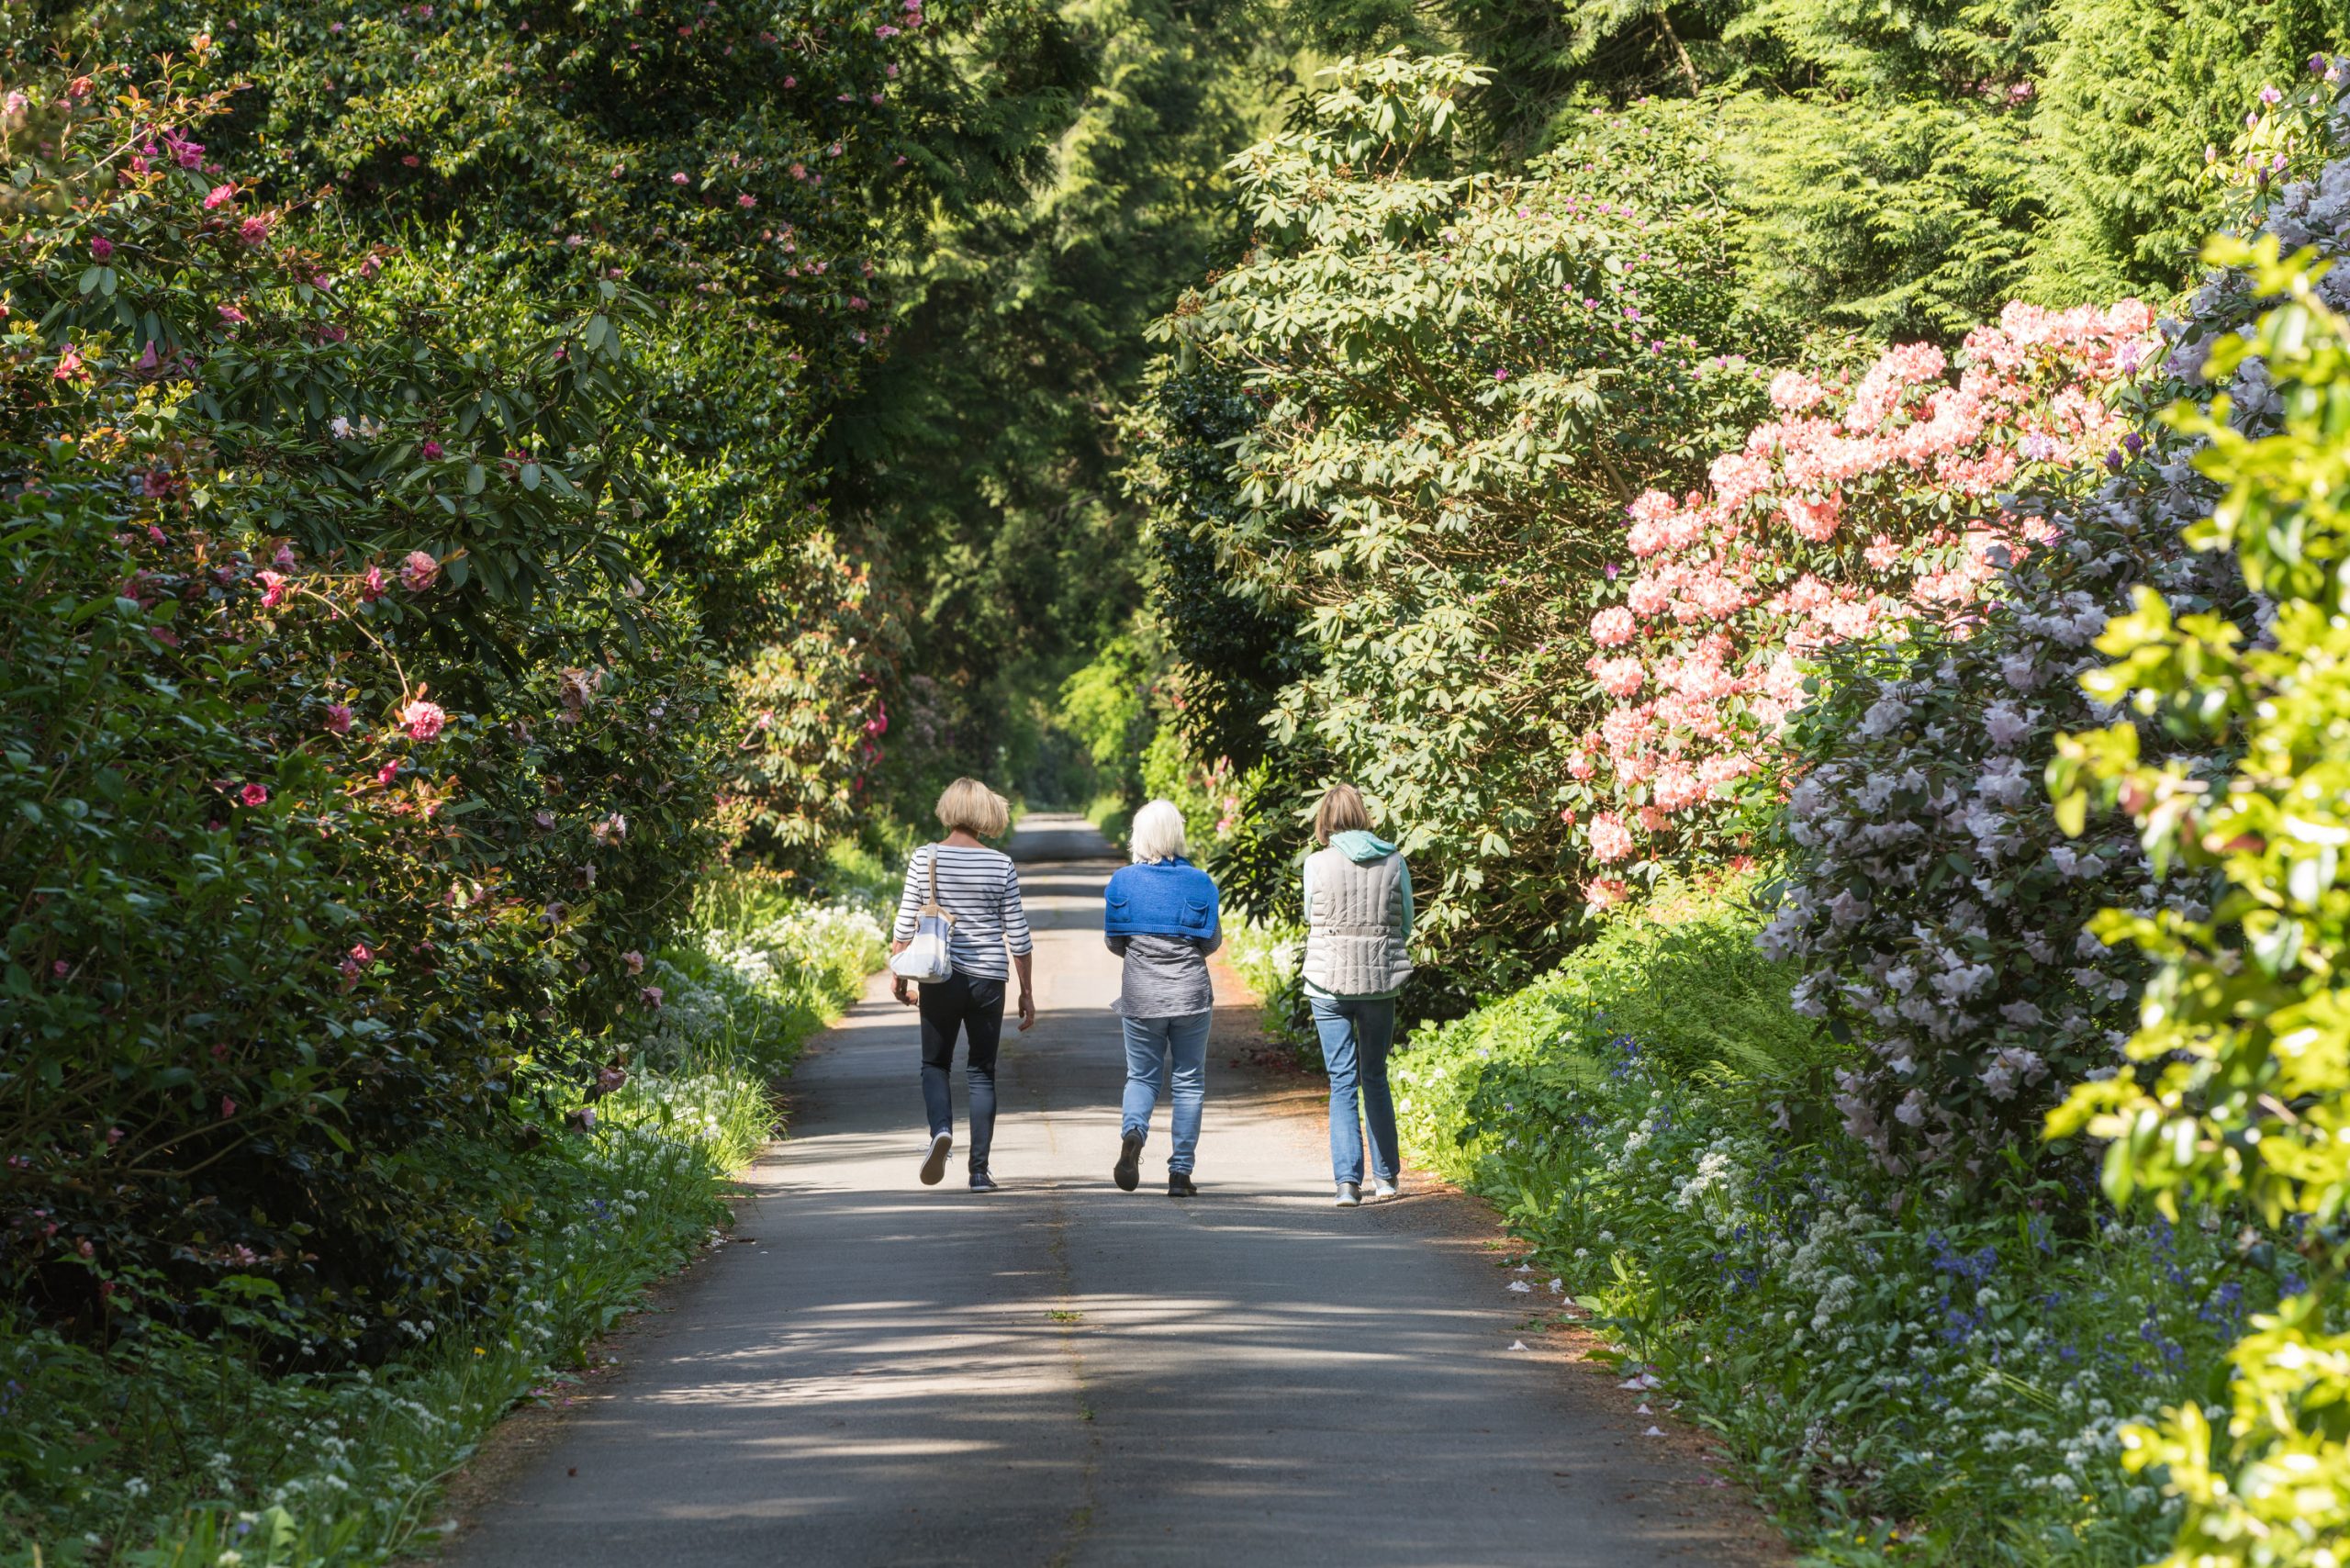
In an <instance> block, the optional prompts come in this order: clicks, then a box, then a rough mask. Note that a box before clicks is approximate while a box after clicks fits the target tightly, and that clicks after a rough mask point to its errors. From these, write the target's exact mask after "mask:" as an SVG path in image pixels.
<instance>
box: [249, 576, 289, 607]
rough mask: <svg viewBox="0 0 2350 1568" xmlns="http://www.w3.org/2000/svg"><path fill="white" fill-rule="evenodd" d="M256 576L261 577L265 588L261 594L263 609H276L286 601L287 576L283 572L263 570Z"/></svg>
mask: <svg viewBox="0 0 2350 1568" xmlns="http://www.w3.org/2000/svg"><path fill="white" fill-rule="evenodd" d="M256 576H258V577H260V578H261V585H262V588H263V590H264V591H263V594H262V596H261V607H262V608H263V610H274V609H276V608H277V607H278V606H279V605H281V604H283V603H285V575H284V574H283V573H279V572H270V571H263V572H260V573H257V574H256Z"/></svg>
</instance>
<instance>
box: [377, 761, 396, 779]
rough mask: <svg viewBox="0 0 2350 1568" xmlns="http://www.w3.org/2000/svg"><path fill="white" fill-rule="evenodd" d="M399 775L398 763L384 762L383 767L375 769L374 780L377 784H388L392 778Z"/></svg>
mask: <svg viewBox="0 0 2350 1568" xmlns="http://www.w3.org/2000/svg"><path fill="white" fill-rule="evenodd" d="M399 776H400V765H399V764H398V762H397V761H393V762H387V763H386V764H384V766H383V767H379V768H377V769H375V782H376V783H378V784H389V783H390V782H391V781H392V780H393V779H395V778H398V777H399Z"/></svg>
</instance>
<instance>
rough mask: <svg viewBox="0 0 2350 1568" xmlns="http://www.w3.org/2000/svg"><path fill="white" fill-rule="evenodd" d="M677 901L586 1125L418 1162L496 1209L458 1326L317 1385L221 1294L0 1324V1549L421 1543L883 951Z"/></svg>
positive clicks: (168, 1558) (689, 1219)
mask: <svg viewBox="0 0 2350 1568" xmlns="http://www.w3.org/2000/svg"><path fill="white" fill-rule="evenodd" d="M836 869H837V870H838V871H839V873H840V877H839V882H840V883H841V884H844V885H849V886H856V885H858V884H859V883H860V881H861V880H862V879H860V878H859V877H858V876H857V875H856V872H857V870H858V869H859V868H856V867H848V866H845V867H841V868H836ZM696 913H697V919H696V921H695V922H694V927H695V929H694V934H693V935H692V936H691V937H690V938H688V939H687V940H684V941H681V942H679V943H678V944H677V945H676V946H673V947H671V948H669V949H667V950H666V951H665V952H663V953H662V954H661V955H660V956H659V957H658V958H655V960H653V961H652V962H651V963H650V964H649V965H648V966H647V979H648V980H649V981H650V982H651V983H654V984H656V985H658V986H660V987H661V988H662V990H663V992H664V1005H663V1006H662V1007H661V1008H660V1010H659V1011H658V1012H656V1013H655V1014H652V1023H651V1025H650V1026H649V1027H647V1028H646V1029H645V1030H644V1032H643V1034H642V1035H641V1036H640V1037H639V1038H637V1039H636V1040H635V1041H634V1042H633V1047H632V1052H631V1061H632V1068H633V1071H632V1076H631V1078H630V1080H629V1081H628V1082H627V1083H626V1084H625V1085H623V1086H622V1087H621V1088H620V1089H619V1090H618V1091H617V1092H613V1093H611V1094H609V1095H608V1096H606V1097H605V1098H604V1099H602V1100H601V1101H599V1102H598V1103H597V1104H596V1105H595V1107H594V1110H595V1113H596V1114H595V1115H594V1117H593V1118H592V1126H589V1127H588V1128H587V1129H586V1130H585V1131H584V1132H581V1133H579V1134H576V1135H575V1136H570V1137H554V1138H550V1139H548V1140H546V1141H545V1142H543V1144H541V1145H540V1146H539V1147H538V1148H532V1149H529V1150H526V1151H523V1152H520V1153H517V1152H514V1151H511V1150H503V1149H493V1148H448V1149H441V1150H436V1151H433V1153H432V1154H431V1157H430V1159H429V1161H428V1162H426V1163H424V1164H420V1168H419V1171H418V1180H420V1181H423V1182H438V1183H441V1184H442V1186H443V1187H444V1188H445V1191H446V1193H447V1194H448V1201H450V1202H451V1203H476V1204H480V1203H487V1202H491V1201H495V1202H496V1203H497V1204H498V1207H499V1209H500V1211H501V1212H502V1213H504V1214H507V1215H510V1216H511V1217H512V1220H513V1229H514V1232H515V1238H514V1242H513V1245H512V1249H511V1252H510V1265H509V1268H508V1269H507V1270H506V1271H505V1272H504V1275H503V1278H502V1279H501V1282H500V1285H499V1288H498V1291H497V1292H496V1293H495V1294H494V1296H493V1298H492V1299H491V1301H490V1302H489V1303H488V1304H487V1305H485V1306H484V1307H483V1309H482V1310H481V1311H480V1312H479V1313H477V1314H476V1316H473V1317H471V1318H470V1319H468V1320H466V1321H464V1322H449V1323H434V1322H431V1321H425V1322H420V1323H409V1324H404V1325H402V1327H403V1328H404V1329H405V1330H406V1331H407V1333H408V1335H409V1336H410V1338H412V1339H413V1341H414V1349H413V1350H411V1351H410V1352H409V1353H408V1354H407V1355H404V1356H400V1357H397V1358H395V1359H394V1360H393V1361H390V1362H388V1363H386V1364H385V1365H383V1366H380V1367H376V1368H373V1369H361V1370H354V1371H350V1372H335V1373H318V1374H311V1373H305V1372H283V1371H281V1370H278V1369H277V1367H275V1366H274V1365H273V1364H271V1352H272V1351H273V1349H274V1348H273V1347H272V1346H271V1345H269V1344H268V1343H267V1341H266V1340H265V1339H261V1338H253V1337H252V1336H249V1335H242V1334H239V1333H237V1332H234V1330H236V1329H238V1328H241V1327H252V1326H254V1325H258V1324H260V1323H262V1322H263V1321H264V1320H263V1317H262V1316H261V1315H259V1314H247V1315H243V1318H242V1320H241V1315H240V1314H239V1313H238V1312H237V1309H236V1306H235V1300H234V1295H233V1293H231V1294H229V1296H228V1297H227V1298H226V1300H225V1303H224V1305H223V1311H224V1313H225V1315H226V1323H227V1327H229V1329H230V1330H231V1332H229V1333H224V1334H221V1335H218V1336H216V1337H212V1338H196V1337H193V1336H191V1335H188V1334H185V1333H182V1332H179V1331H177V1330H174V1329H171V1328H167V1327H160V1326H154V1325H142V1326H137V1327H129V1328H127V1329H126V1331H125V1332H123V1333H122V1334H120V1335H119V1336H118V1337H117V1338H115V1339H114V1340H113V1341H112V1342H111V1343H109V1344H108V1345H106V1347H105V1348H104V1349H103V1350H101V1349H96V1348H93V1347H91V1346H87V1345H83V1344H77V1343H70V1342H67V1341H65V1340H63V1339H61V1338H58V1337H57V1336H55V1335H53V1334H49V1333H45V1332H28V1331H24V1330H21V1329H19V1328H17V1327H14V1326H11V1325H8V1324H6V1323H0V1523H5V1525H6V1531H7V1538H8V1540H7V1544H6V1545H5V1546H0V1563H6V1564H10V1565H15V1564H24V1565H27V1568H30V1565H33V1564H37V1563H38V1564H54V1563H67V1564H74V1563H85V1562H86V1563H126V1564H138V1565H140V1568H148V1565H154V1568H234V1565H238V1564H243V1565H246V1568H261V1565H264V1564H265V1565H269V1568H299V1565H307V1564H312V1563H326V1562H334V1563H373V1562H383V1561H385V1560H386V1559H388V1558H390V1557H391V1556H393V1555H395V1554H397V1553H399V1552H401V1551H408V1550H410V1549H413V1548H415V1547H417V1546H419V1545H420V1544H423V1543H424V1542H426V1541H428V1540H430V1539H431V1536H432V1535H433V1534H434V1532H435V1528H436V1523H437V1519H436V1515H435V1513H434V1508H435V1506H436V1503H437V1501H438V1496H439V1491H440V1487H441V1484H442V1482H443V1481H444V1480H445V1479H446V1478H447V1477H448V1476H449V1474H450V1473H452V1472H453V1470H454V1469H455V1468H456V1467H457V1466H458V1465H460V1464H462V1463H463V1462H464V1461H465V1459H466V1458H467V1457H468V1456H469V1455H470V1454H471V1453H472V1452H473V1450H474V1447H475V1445H476V1443H477V1442H478V1441H479V1440H480V1439H481V1437H482V1435H483V1434H484V1433H485V1432H486V1431H487V1429H488V1428H490V1426H491V1425H493V1424H494V1423H495V1422H496V1421H497V1420H498V1417H500V1416H501V1415H503V1414H504V1413H505V1412H506V1410H507V1409H509V1407H510V1406H512V1405H513V1404H514V1403H515V1402H516V1401H517V1400H519V1399H523V1398H527V1397H529V1396H531V1395H532V1394H533V1393H534V1392H538V1393H548V1392H552V1387H553V1380H556V1379H558V1378H560V1376H561V1374H562V1372H563V1370H564V1369H565V1368H576V1367H579V1366H581V1365H583V1364H584V1358H585V1356H586V1355H587V1353H588V1347H589V1346H590V1345H591V1344H592V1343H593V1342H594V1341H595V1339H596V1338H598V1336H599V1335H600V1334H602V1333H603V1332H604V1331H605V1330H606V1329H608V1328H610V1327H611V1325H612V1324H613V1322H614V1321H615V1320H616V1319H618V1318H619V1317H620V1316H622V1315H624V1314H625V1313H627V1312H628V1311H629V1310H630V1309H631V1308H632V1306H633V1305H635V1304H636V1302H637V1300H638V1299H639V1297H640V1295H641V1294H642V1292H643V1289H644V1287H645V1286H646V1285H647V1284H648V1283H650V1282H652V1281H654V1280H655V1279H657V1278H659V1277H660V1276H662V1275H664V1274H666V1273H668V1272H670V1271H674V1270H676V1269H677V1268H679V1267H681V1266H682V1265H684V1264H685V1263H686V1262H688V1261H689V1260H691V1259H692V1258H693V1257H694V1255H695V1254H696V1253H697V1252H698V1251H699V1249H702V1248H704V1247H706V1246H708V1245H709V1244H710V1243H711V1240H712V1239H713V1238H714V1237H715V1235H716V1229H715V1227H716V1226H719V1225H720V1224H721V1223H722V1222H723V1220H724V1219H725V1217H726V1206H725V1204H724V1201H723V1193H724V1190H725V1184H726V1182H727V1179H728V1176H729V1175H730V1173H731V1172H733V1170H738V1169H740V1168H741V1166H742V1165H743V1164H744V1162H745V1161H747V1160H748V1159H750V1157H751V1156H752V1155H753V1154H754V1153H755V1151H756V1150H757V1148H759V1146H760V1145H761V1144H762V1143H763V1142H764V1141H765V1140H766V1139H767V1137H769V1136H771V1134H772V1133H773V1131H774V1128H775V1125H776V1110H775V1101H774V1098H773V1088H774V1085H775V1083H776V1082H777V1081H778V1079H779V1078H780V1077H781V1076H782V1074H783V1073H784V1072H785V1071H787V1070H789V1067H790V1064H791V1062H792V1060H793V1059H794V1058H796V1057H797V1055H798V1054H799V1050H800V1047H801V1045H802V1044H804V1043H805V1042H806V1040H807V1039H808V1037H809V1036H811V1035H812V1034H814V1033H815V1032H816V1031H817V1030H818V1029H819V1028H821V1027H822V1025H824V1024H825V1022H827V1021H828V1020H829V1019H830V1018H831V1017H833V1016H834V1015H835V1014H837V1013H838V1012H839V1011H840V1010H841V1009H842V1008H843V1007H844V1006H845V1005H846V1003H847V1002H850V1001H851V1000H853V999H854V997H855V996H856V992H857V990H858V987H859V986H860V985H861V983H862V981H863V979H864V977H865V976H866V975H867V974H868V973H870V972H871V971H872V970H873V969H875V968H877V967H878V964H879V962H880V958H881V955H882V952H883V947H884V944H883V938H882V928H881V926H880V925H879V924H878V922H877V921H876V920H875V919H874V916H873V915H872V913H870V911H869V908H868V907H867V905H866V904H865V903H863V902H839V903H830V904H815V903H811V902H804V901H798V900H793V899H790V898H789V897H787V896H785V895H784V894H783V893H782V892H781V891H780V890H779V887H778V884H777V883H776V882H773V881H769V880H767V879H750V878H728V879H721V880H719V881H717V882H715V883H713V884H711V887H710V888H708V889H707V890H705V891H704V893H703V895H702V898H701V901H700V904H699V908H698V910H697V912H696ZM493 1195H494V1197H493ZM263 1284H265V1282H263ZM254 1288H256V1289H258V1288H261V1287H260V1286H258V1285H257V1286H256V1287H254Z"/></svg>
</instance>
